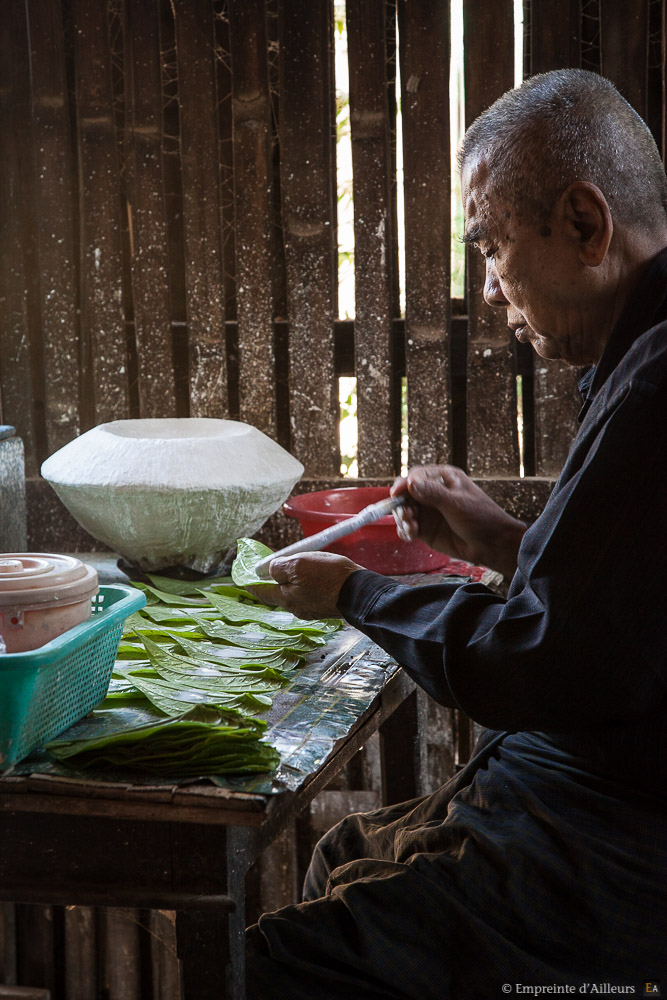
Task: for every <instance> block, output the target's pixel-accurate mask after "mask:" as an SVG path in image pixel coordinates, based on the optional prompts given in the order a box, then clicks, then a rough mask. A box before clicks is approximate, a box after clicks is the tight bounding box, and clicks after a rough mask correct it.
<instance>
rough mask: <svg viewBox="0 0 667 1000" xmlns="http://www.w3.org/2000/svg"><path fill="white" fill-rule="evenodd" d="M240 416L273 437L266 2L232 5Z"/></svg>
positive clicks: (235, 0) (236, 1) (235, 2)
mask: <svg viewBox="0 0 667 1000" xmlns="http://www.w3.org/2000/svg"><path fill="white" fill-rule="evenodd" d="M229 28H230V40H231V51H232V119H233V128H234V142H233V150H234V194H235V198H234V201H235V206H236V278H237V318H238V337H239V410H240V415H241V419H242V420H245V421H247V423H250V424H253V425H254V426H255V427H258V428H259V429H260V430H262V431H264V432H265V433H266V434H269V435H270V436H271V437H273V438H275V437H276V431H277V414H276V372H275V349H274V335H273V268H272V262H271V249H272V246H271V244H272V227H273V220H272V200H273V195H272V175H273V169H272V164H271V103H270V98H269V76H268V66H267V46H266V30H265V26H264V2H263V0H251V2H248V0H230V5H229Z"/></svg>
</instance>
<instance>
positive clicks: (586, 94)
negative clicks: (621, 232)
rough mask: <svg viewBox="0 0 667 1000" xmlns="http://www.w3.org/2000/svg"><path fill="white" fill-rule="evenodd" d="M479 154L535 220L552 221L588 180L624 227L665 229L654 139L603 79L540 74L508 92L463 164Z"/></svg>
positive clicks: (469, 140)
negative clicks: (570, 192)
mask: <svg viewBox="0 0 667 1000" xmlns="http://www.w3.org/2000/svg"><path fill="white" fill-rule="evenodd" d="M480 154H483V155H484V156H485V158H486V161H487V164H488V167H489V170H490V174H491V178H492V184H493V186H494V188H495V190H496V191H497V192H498V194H499V195H500V196H501V197H503V198H504V199H505V200H506V201H507V202H508V203H509V204H511V205H512V206H513V207H517V208H522V209H523V211H524V212H526V214H528V215H529V216H530V217H531V218H534V219H540V220H542V221H544V220H546V219H547V218H548V217H549V216H550V215H551V212H552V210H553V207H554V205H555V203H556V201H557V199H558V197H559V196H560V195H561V194H562V192H563V191H564V190H565V189H566V188H567V187H569V185H570V184H572V183H573V182H574V181H589V182H591V183H593V184H596V185H597V187H599V188H600V190H601V191H602V193H603V194H604V196H605V198H606V199H607V202H608V203H609V207H610V209H611V213H612V216H613V217H614V218H615V219H617V220H618V221H619V222H622V223H625V224H627V225H629V226H631V227H635V226H640V225H641V226H648V227H649V228H651V227H652V226H653V225H655V224H656V223H658V224H659V223H664V215H665V213H667V177H666V176H665V169H664V167H663V164H662V160H661V158H660V153H659V152H658V149H657V146H656V144H655V141H654V139H653V136H652V135H651V132H650V131H649V129H648V127H647V125H646V124H645V123H644V122H643V121H642V119H641V118H640V117H639V115H638V114H637V112H636V111H635V110H634V109H633V108H632V107H631V106H630V105H629V104H628V102H627V101H626V100H625V98H624V97H622V96H621V95H620V94H619V92H618V91H617V90H616V88H615V87H614V85H613V84H612V83H610V81H609V80H606V79H605V78H604V77H602V76H599V75H598V74H597V73H590V72H589V71H588V70H583V69H560V70H554V71H553V72H551V73H540V74H538V75H537V76H533V77H530V78H529V79H528V80H526V81H525V82H524V83H523V84H522V85H521V86H520V87H518V88H516V89H515V90H509V91H508V92H507V93H506V94H503V96H502V97H500V98H499V99H498V100H497V101H496V102H495V103H494V104H492V105H491V107H490V108H488V109H487V110H486V111H484V112H483V113H482V114H481V115H480V116H479V118H477V119H476V120H475V121H474V122H473V124H472V125H471V126H470V128H469V129H468V131H467V132H466V134H465V137H464V139H463V143H462V145H461V148H460V150H459V166H460V167H461V168H462V167H463V166H464V165H465V164H466V163H467V162H468V161H469V160H470V159H471V158H473V157H475V156H477V155H480Z"/></svg>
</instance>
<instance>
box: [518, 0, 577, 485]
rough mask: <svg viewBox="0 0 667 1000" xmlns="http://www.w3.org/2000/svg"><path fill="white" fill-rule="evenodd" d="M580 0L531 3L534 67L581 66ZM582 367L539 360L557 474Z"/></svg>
mask: <svg viewBox="0 0 667 1000" xmlns="http://www.w3.org/2000/svg"><path fill="white" fill-rule="evenodd" d="M580 34H581V3H580V0H549V2H548V3H546V4H545V3H540V4H533V5H532V7H531V50H530V71H531V74H532V73H546V72H548V71H549V70H552V69H560V68H561V67H565V66H579V62H580V57H581V56H580ZM578 380H579V371H578V369H576V368H573V367H572V366H571V365H566V364H562V363H560V362H557V361H544V360H543V359H542V358H539V357H537V356H535V357H534V363H533V388H534V418H535V472H536V473H537V475H540V476H557V475H558V474H559V472H560V470H561V469H562V467H563V464H564V462H565V459H566V458H567V454H568V452H569V450H570V445H571V444H572V440H573V438H574V436H575V434H576V433H577V428H578V423H577V414H578V412H579V409H580V406H581V399H580V397H579V393H578V391H577V382H578Z"/></svg>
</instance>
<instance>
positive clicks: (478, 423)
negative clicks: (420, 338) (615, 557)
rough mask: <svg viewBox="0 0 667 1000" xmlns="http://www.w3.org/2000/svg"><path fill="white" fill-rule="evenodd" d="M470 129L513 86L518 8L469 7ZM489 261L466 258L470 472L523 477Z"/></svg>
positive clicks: (510, 350) (509, 353)
mask: <svg viewBox="0 0 667 1000" xmlns="http://www.w3.org/2000/svg"><path fill="white" fill-rule="evenodd" d="M463 24H464V48H465V53H466V59H465V95H466V99H465V116H466V125H469V124H470V123H471V122H473V121H474V120H475V118H477V116H478V115H479V114H481V112H482V111H484V109H485V108H487V107H488V106H489V105H490V104H492V103H493V101H494V100H496V98H497V97H500V95H501V94H503V93H504V92H505V91H506V90H509V88H510V87H512V86H513V84H514V10H513V4H512V3H511V0H502V2H498V3H496V4H494V5H493V7H490V6H489V5H488V4H487V3H485V2H484V0H464V4H463ZM484 269H485V264H484V260H483V258H482V257H481V255H480V254H479V252H478V251H477V250H474V249H473V248H471V249H470V250H469V252H468V258H467V297H468V381H467V438H468V471H469V472H470V473H471V474H473V475H476V476H497V475H512V474H515V473H517V472H518V470H519V440H518V432H517V403H516V365H515V350H514V335H513V334H512V333H511V332H510V330H509V329H508V327H507V318H506V315H505V310H504V309H496V308H493V307H491V306H488V305H486V304H485V303H484V301H483V299H482V290H483V287H484V277H485V272H484Z"/></svg>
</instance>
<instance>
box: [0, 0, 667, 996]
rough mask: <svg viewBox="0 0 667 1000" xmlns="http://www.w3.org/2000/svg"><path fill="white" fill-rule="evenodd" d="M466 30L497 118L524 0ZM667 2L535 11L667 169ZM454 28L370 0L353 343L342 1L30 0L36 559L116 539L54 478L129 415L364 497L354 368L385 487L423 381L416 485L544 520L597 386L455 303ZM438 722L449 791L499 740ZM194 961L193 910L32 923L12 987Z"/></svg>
mask: <svg viewBox="0 0 667 1000" xmlns="http://www.w3.org/2000/svg"><path fill="white" fill-rule="evenodd" d="M463 8H464V32H465V35H464V41H465V119H466V121H467V122H470V121H472V120H473V119H474V118H475V117H476V115H477V114H478V113H479V112H480V111H482V110H483V109H484V108H485V107H487V106H488V105H489V104H490V103H491V102H492V101H493V100H494V99H495V98H496V97H497V96H499V95H500V94H501V93H503V92H504V91H505V90H506V89H508V88H509V87H510V86H512V85H513V82H514V10H513V3H512V0H463ZM665 10H666V3H665V0H634V2H632V3H626V2H620V0H532V2H531V0H526V2H525V3H524V19H525V31H524V66H525V72H526V73H535V72H541V71H544V70H548V69H552V68H557V67H562V66H584V67H585V68H588V69H593V70H597V71H601V72H602V73H603V74H604V75H606V76H608V77H610V78H611V79H612V80H613V81H614V82H615V83H616V84H617V85H618V86H619V88H620V89H621V91H622V93H623V94H624V95H625V96H626V97H627V98H628V100H629V101H630V102H631V103H632V104H633V105H634V106H635V107H636V109H637V110H638V111H639V112H640V113H641V114H642V115H643V116H644V117H645V118H646V120H647V121H648V122H649V124H650V126H651V128H652V130H653V132H654V134H655V136H656V140H657V142H658V145H659V147H660V148H661V149H663V151H664V148H665V106H666V105H665V88H664V77H665V74H664V65H665V44H666V40H667V28H666V23H665V17H666V14H665ZM449 26H450V18H449V7H448V4H447V3H446V2H445V0H439V2H434V0H347V32H348V48H349V74H350V119H351V137H352V157H353V172H354V180H353V194H354V206H355V217H354V227H355V250H356V272H355V279H356V282H355V283H356V306H355V314H356V315H355V320H354V321H349V320H341V319H339V315H338V304H337V217H336V141H335V138H336V108H335V95H334V58H333V37H334V35H333V32H334V23H333V11H332V6H331V4H330V3H329V2H328V0H5V3H4V5H3V12H2V17H0V122H1V129H0V130H1V134H2V137H3V141H2V152H1V153H0V190H1V191H2V192H3V197H2V198H0V423H9V424H13V425H14V426H15V427H16V428H17V430H18V433H19V434H20V436H21V437H22V438H23V441H24V443H25V448H26V468H27V475H28V482H27V494H28V504H29V547H30V548H33V549H37V550H59V549H60V550H65V551H68V550H69V551H72V550H77V549H78V550H81V551H85V550H87V549H90V548H92V547H93V546H94V543H93V542H92V541H91V539H90V538H88V536H86V535H85V534H84V533H83V532H82V531H81V530H80V529H78V527H77V526H76V525H75V524H74V522H73V521H72V520H71V519H70V518H69V517H68V516H67V515H66V514H65V513H64V511H63V509H62V508H61V507H60V505H59V504H58V502H57V500H56V498H55V496H54V495H53V494H52V492H51V490H50V488H48V487H47V486H46V484H44V483H43V482H42V481H41V480H40V479H39V467H40V464H41V462H42V461H43V460H44V459H45V458H46V457H47V456H48V455H49V454H51V453H52V452H53V451H55V450H56V449H58V448H59V447H61V446H62V445H64V444H65V443H66V442H68V441H69V440H71V439H72V438H74V437H75V436H76V435H78V434H80V433H81V432H82V431H85V430H86V429H88V428H90V427H92V426H94V425H95V424H97V423H100V422H103V421H108V420H115V419H120V418H124V417H140V416H141V417H165V416H188V415H191V416H210V417H231V418H234V419H241V420H244V421H248V422H250V423H252V424H255V425H256V426H258V427H259V428H261V429H262V430H264V431H265V432H266V433H268V434H270V435H271V436H272V437H274V438H275V439H276V440H278V441H279V442H280V443H281V444H282V445H283V446H284V447H286V448H288V449H289V450H290V451H292V453H293V454H294V455H296V456H297V457H298V458H299V459H300V460H301V461H302V462H303V464H304V466H305V469H306V473H305V478H304V480H303V481H302V483H301V484H300V485H299V487H298V490H300V491H301V490H309V489H316V488H318V487H320V486H322V485H324V484H329V483H333V482H336V481H337V479H338V477H339V463H340V455H339V441H338V425H339V419H340V413H339V406H338V400H337V379H338V378H339V377H341V376H344V375H356V377H357V380H358V434H359V454H358V464H359V472H360V476H361V481H363V482H383V481H390V480H391V479H393V477H394V475H395V474H396V473H397V472H398V471H399V468H400V431H401V405H400V402H401V401H400V385H401V379H402V378H403V377H404V376H405V377H406V378H407V387H408V390H407V391H408V435H409V461H410V463H411V464H412V463H421V462H432V461H454V462H456V463H457V464H458V465H460V466H462V467H464V468H466V469H467V470H468V471H469V472H470V473H471V474H472V475H473V476H474V477H476V478H477V479H478V480H480V481H481V482H482V483H483V485H485V488H486V489H488V491H489V492H490V493H491V494H492V495H493V496H495V497H496V498H497V499H499V500H500V501H501V502H503V503H505V504H506V505H507V506H508V508H509V509H510V510H512V511H513V512H514V513H516V514H517V515H518V516H524V517H530V516H535V515H536V514H537V513H538V512H539V510H540V509H541V506H542V504H543V503H544V500H545V499H546V496H547V495H548V490H549V488H550V485H551V483H552V482H553V479H554V477H555V476H556V475H557V474H558V471H559V469H560V466H561V464H562V462H563V459H564V457H565V455H566V452H567V450H568V446H569V443H570V441H571V438H572V436H573V433H574V430H575V426H576V412H577V409H578V400H577V394H576V389H575V386H576V381H577V376H578V373H577V372H576V371H574V370H573V369H570V368H567V367H564V366H559V365H558V364H554V363H549V364H546V363H543V362H542V361H541V360H540V359H536V358H535V357H534V356H533V354H532V353H531V349H530V348H529V347H527V346H526V345H518V344H517V343H516V342H515V341H514V339H513V337H512V336H511V334H510V332H509V331H508V329H507V327H506V325H505V317H504V314H503V313H502V311H498V313H496V312H495V311H494V310H491V309H490V308H489V307H487V306H486V305H485V304H484V303H483V301H482V299H481V287H482V281H483V272H482V265H483V262H482V260H481V257H480V256H479V255H478V254H475V253H473V255H472V257H471V258H470V259H469V261H468V269H467V280H466V295H465V297H464V298H463V299H452V297H451V295H450V236H451V226H452V222H451V218H450V214H451V212H450V185H451V177H450V126H451V124H452V123H450V120H449V101H448V89H449V49H450V38H449ZM397 67H398V69H399V70H400V81H401V92H400V94H397V92H396V78H397ZM398 100H400V108H401V114H402V129H403V149H404V154H403V168H404V183H403V193H404V204H405V215H404V234H403V236H404V239H403V240H401V241H400V242H401V244H402V243H403V242H404V246H405V261H404V266H405V314H404V315H402V314H401V308H400V296H399V273H400V268H399V259H398V253H399V239H398V212H397V183H398V181H397V153H396V109H397V101H398ZM517 376H521V383H522V388H523V393H522V405H523V438H524V456H523V461H524V467H525V473H526V475H525V476H523V477H522V476H521V475H520V455H519V436H518V421H517ZM268 530H269V534H270V535H272V537H271V538H269V539H268V540H272V541H273V542H274V544H280V543H281V542H282V541H286V540H287V537H288V535H289V530H291V529H288V528H287V527H286V526H285V525H284V524H283V523H281V522H280V521H279V520H278V519H274V520H273V522H272V524H271V526H270V527H269V529H268ZM420 711H422V712H424V713H428V712H432V711H433V709H432V707H430V708H429V707H428V706H426V705H425V704H424V703H423V702H422V703H421V709H420ZM438 725H440V726H441V732H443V733H446V734H447V735H446V736H445V737H443V742H442V743H441V745H439V746H438V747H435V748H432V749H433V752H434V753H435V754H436V756H437V755H438V754H439V755H440V758H439V765H438V767H434V768H433V769H432V770H433V774H431V772H429V773H428V774H427V777H426V778H425V788H424V791H427V790H429V789H428V787H427V786H428V785H429V783H430V782H435V781H436V780H437V773H442V771H443V768H446V767H451V766H452V765H453V763H454V761H455V758H456V756H457V754H458V757H459V759H464V758H465V753H466V747H467V746H468V745H469V742H470V739H471V734H470V733H469V732H468V729H467V728H466V727H467V721H466V720H465V719H455V720H454V722H453V723H452V725H449V726H448V727H445V728H442V720H441V719H440V721H438V720H435V721H434V720H433V719H431V731H433V730H434V729H437V726H438ZM453 726H454V727H458V731H457V732H454V728H452V727H453ZM368 753H369V754H370V755H371V757H372V748H370V749H369V751H368ZM427 770H428V768H427ZM374 782H375V784H374ZM376 784H377V782H376V779H374V778H372V777H371V778H368V776H367V777H366V779H364V781H361V779H359V781H357V783H356V784H355V781H354V779H353V778H350V775H349V774H348V775H347V776H346V777H344V778H342V779H341V781H340V782H339V786H338V788H337V790H334V794H336V793H337V794H338V795H339V797H341V801H343V803H344V805H345V808H344V809H343V811H346V809H349V808H350V807H351V801H352V799H351V793H352V792H354V791H355V790H356V791H361V792H362V794H364V795H366V798H367V799H368V802H367V803H366V804H367V805H370V804H372V801H371V796H372V795H373V794H375V793H376V792H377V788H376ZM378 794H379V793H378ZM329 801H330V800H329ZM355 801H356V800H355ZM320 808H321V809H324V812H326V808H325V807H320ZM331 818H332V817H330V816H328V814H327V817H326V822H329V821H330V820H331ZM309 821H310V822H311V823H314V824H315V825H316V826H317V823H318V822H319V823H320V825H321V826H322V828H323V826H325V825H326V822H325V821H324V819H322V817H320V818H319V819H318V817H317V815H315V813H311V817H310V820H309ZM290 845H291V846H290ZM293 850H294V841H293V839H292V840H289V842H288V840H285V842H284V843H283V844H282V845H280V848H279V850H278V851H277V852H274V854H273V855H272V856H271V858H270V859H269V860H270V864H273V865H274V866H275V867H276V868H277V869H280V871H279V872H278V875H277V876H276V878H275V879H274V881H273V882H271V879H270V878H269V875H270V872H269V868H268V867H267V868H266V869H265V870H264V872H263V873H262V876H261V877H262V879H264V881H265V882H267V880H268V883H270V884H269V888H268V890H266V892H265V897H264V899H263V904H264V905H270V903H271V902H272V899H271V892H272V891H273V890H272V888H271V887H272V886H273V888H274V889H275V886H276V884H278V885H280V884H282V885H283V886H285V885H287V884H288V883H290V884H291V883H294V879H295V876H294V870H295V865H296V862H293V860H292V861H291V860H290V858H289V857H288V855H289V852H290V851H292V852H293ZM281 851H282V853H281ZM269 867H270V865H269ZM296 867H298V866H296ZM267 872H269V874H267ZM281 901H282V899H281V898H276V899H274V900H273V902H275V903H278V902H281ZM143 925H146V926H148V932H146V931H145V930H141V929H140V928H141V926H143ZM161 940H164V941H166V942H167V943H166V944H164V945H161V944H160V941H161ZM169 940H170V938H169V927H168V917H166V916H165V915H160V914H151V915H148V914H144V915H141V914H140V915H137V914H136V913H134V912H133V913H130V914H125V915H124V914H122V913H118V912H117V911H107V912H106V913H95V912H93V911H85V910H83V911H82V910H68V911H62V910H59V909H58V908H51V907H46V908H34V907H17V908H16V909H14V908H12V907H9V906H5V907H4V908H3V912H2V913H0V982H2V980H3V976H4V978H5V980H6V981H7V982H12V981H16V980H17V978H18V981H20V982H24V983H27V984H32V985H40V984H41V985H45V986H50V987H51V989H52V992H53V996H54V997H64V996H69V997H72V998H74V997H76V998H77V1000H79V998H80V1000H84V998H87V997H91V998H93V997H96V996H104V997H105V998H108V1000H139V998H141V1000H144V998H146V997H149V996H153V997H154V998H156V1000H157V998H158V997H167V996H169V997H172V996H175V993H174V991H175V990H176V989H177V986H175V985H174V984H175V981H176V980H175V978H174V977H176V978H177V967H176V965H175V958H174V955H173V954H172V953H171V952H170V950H169V948H170V945H169ZM96 942H97V943H96ZM121 969H124V970H125V971H124V972H122V974H121V972H120V971H119V970H121Z"/></svg>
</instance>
